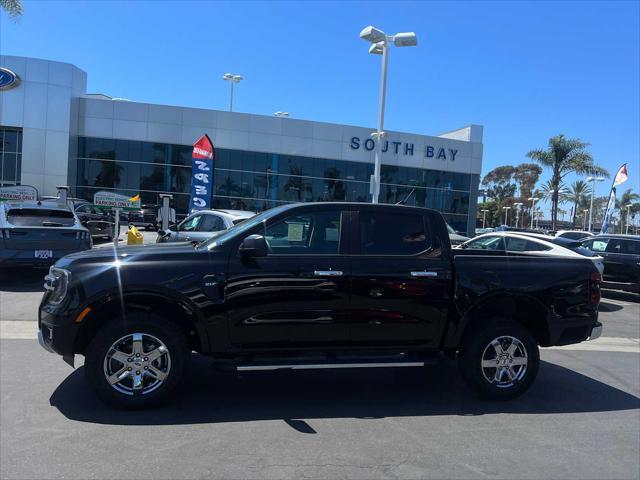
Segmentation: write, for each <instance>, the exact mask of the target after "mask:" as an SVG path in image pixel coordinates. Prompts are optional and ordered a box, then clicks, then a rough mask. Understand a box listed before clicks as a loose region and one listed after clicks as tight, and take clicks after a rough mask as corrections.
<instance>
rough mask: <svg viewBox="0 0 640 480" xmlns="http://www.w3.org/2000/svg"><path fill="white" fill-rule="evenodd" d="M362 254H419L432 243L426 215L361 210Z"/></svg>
mask: <svg viewBox="0 0 640 480" xmlns="http://www.w3.org/2000/svg"><path fill="white" fill-rule="evenodd" d="M359 223H360V254H361V255H416V254H418V253H420V252H423V251H425V250H427V249H428V248H429V247H430V246H431V240H430V239H429V238H428V236H427V233H426V231H425V227H424V219H423V217H422V215H415V214H406V213H402V214H398V213H382V212H360V215H359Z"/></svg>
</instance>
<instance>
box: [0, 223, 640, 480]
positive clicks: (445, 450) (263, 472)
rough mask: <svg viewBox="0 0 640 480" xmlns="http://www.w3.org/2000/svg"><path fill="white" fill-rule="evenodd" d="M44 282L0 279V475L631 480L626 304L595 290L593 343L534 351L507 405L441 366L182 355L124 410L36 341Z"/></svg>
mask: <svg viewBox="0 0 640 480" xmlns="http://www.w3.org/2000/svg"><path fill="white" fill-rule="evenodd" d="M144 233H147V232H144ZM44 274H45V272H44V271H32V270H20V271H11V272H9V273H7V272H4V276H3V277H1V276H0V327H1V328H0V427H1V428H0V477H1V478H3V479H5V478H6V479H16V478H29V479H36V478H38V479H40V478H73V479H75V478H125V477H126V478H154V479H164V478H167V479H168V478H185V479H186V478H189V479H190V478H205V477H206V478H274V479H276V478H296V479H297V478H363V479H365V478H366V479H371V478H484V477H492V478H523V479H524V478H594V479H595V478H598V479H604V478H638V477H640V460H639V457H638V452H639V451H640V344H639V338H640V303H639V299H638V298H637V297H634V296H630V295H626V294H621V293H615V292H607V293H606V298H604V300H603V302H602V304H601V315H600V319H601V321H602V322H603V324H604V332H603V337H602V338H601V339H599V340H597V341H595V342H587V343H584V344H579V345H576V346H568V347H562V348H553V349H544V350H543V351H542V354H541V356H542V360H543V361H542V365H541V369H540V373H539V376H538V379H537V381H536V383H535V384H534V386H533V387H532V389H531V390H530V391H529V392H528V393H527V394H526V395H525V396H523V397H521V398H520V399H517V400H515V401H511V402H504V403H492V402H485V401H480V400H478V399H476V398H475V397H474V396H473V395H472V394H471V393H470V392H469V391H468V390H467V389H466V388H465V386H464V385H463V384H462V382H461V380H460V379H459V377H458V374H457V370H456V367H455V364H453V363H452V362H450V361H445V360H443V361H442V362H441V363H440V364H438V365H437V366H430V367H428V368H416V369H396V370H393V369H364V370H341V371H318V372H310V371H306V372H304V371H296V372H278V373H273V372H252V373H243V374H236V373H224V372H219V371H216V370H214V369H213V368H211V365H210V363H209V362H208V361H207V359H206V358H202V357H194V362H193V365H192V370H191V373H190V377H189V378H188V380H187V381H186V382H185V384H184V387H183V392H182V394H181V395H179V396H178V397H177V398H176V399H175V400H174V401H172V402H171V403H170V404H168V405H165V406H163V407H160V408H156V409H153V410H148V411H139V412H127V411H118V410H112V409H109V408H108V407H105V406H104V405H102V404H101V403H99V402H98V401H97V400H96V399H95V398H94V396H93V395H92V393H91V392H90V391H89V389H88V387H87V386H86V385H85V383H84V379H83V368H82V367H81V366H80V367H79V368H77V369H76V370H72V369H71V368H70V367H69V366H68V365H66V364H65V363H63V362H62V360H61V359H60V358H58V357H57V356H54V355H51V354H49V353H47V352H46V351H44V350H43V349H42V348H41V347H39V346H38V344H37V342H36V340H35V338H34V332H35V322H36V317H37V305H38V303H39V300H40V297H41V294H42V276H43V275H44ZM0 275H2V273H0ZM78 363H80V364H81V363H82V362H81V361H80V362H78Z"/></svg>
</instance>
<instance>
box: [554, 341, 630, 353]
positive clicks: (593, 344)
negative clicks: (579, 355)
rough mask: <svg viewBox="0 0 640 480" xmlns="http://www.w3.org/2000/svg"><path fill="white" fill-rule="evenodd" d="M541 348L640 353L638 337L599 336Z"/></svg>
mask: <svg viewBox="0 0 640 480" xmlns="http://www.w3.org/2000/svg"><path fill="white" fill-rule="evenodd" d="M543 350H583V351H591V352H625V353H640V339H638V338H623V337H600V338H597V339H595V340H592V341H588V342H582V343H576V344H573V345H564V346H562V347H548V348H543Z"/></svg>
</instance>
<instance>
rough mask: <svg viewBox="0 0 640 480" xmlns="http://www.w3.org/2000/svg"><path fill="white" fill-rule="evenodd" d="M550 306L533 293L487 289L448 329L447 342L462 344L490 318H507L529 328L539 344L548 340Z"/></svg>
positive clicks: (448, 343) (544, 343)
mask: <svg viewBox="0 0 640 480" xmlns="http://www.w3.org/2000/svg"><path fill="white" fill-rule="evenodd" d="M549 313H550V311H549V307H547V306H546V305H544V304H543V303H542V301H540V300H539V299H538V298H536V297H535V296H533V295H529V294H526V293H514V292H506V291H498V292H491V293H487V294H485V295H483V296H481V297H479V298H478V299H476V301H475V302H474V303H473V304H472V305H471V306H470V307H469V308H468V309H467V310H466V311H465V312H464V313H463V315H462V316H461V317H460V319H459V320H458V322H457V325H452V327H453V328H450V331H449V332H448V335H447V339H446V344H447V345H449V346H453V345H455V346H460V345H461V344H462V341H463V339H464V337H465V335H469V334H470V333H471V332H473V330H474V329H476V328H479V326H480V325H481V324H482V323H483V322H485V321H487V320H491V319H496V318H500V319H505V320H512V321H516V322H518V323H520V324H521V325H523V326H524V327H525V328H527V329H528V330H529V331H530V332H531V334H532V335H533V337H534V338H535V340H536V342H537V343H538V344H539V345H542V346H545V345H548V343H549V338H550V330H549Z"/></svg>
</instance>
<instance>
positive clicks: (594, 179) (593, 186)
mask: <svg viewBox="0 0 640 480" xmlns="http://www.w3.org/2000/svg"><path fill="white" fill-rule="evenodd" d="M587 182H591V204H590V205H589V231H591V225H592V220H593V196H594V194H595V192H596V182H604V177H587Z"/></svg>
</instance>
